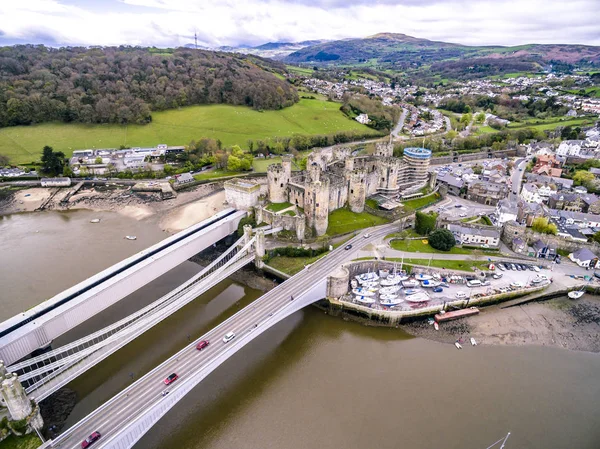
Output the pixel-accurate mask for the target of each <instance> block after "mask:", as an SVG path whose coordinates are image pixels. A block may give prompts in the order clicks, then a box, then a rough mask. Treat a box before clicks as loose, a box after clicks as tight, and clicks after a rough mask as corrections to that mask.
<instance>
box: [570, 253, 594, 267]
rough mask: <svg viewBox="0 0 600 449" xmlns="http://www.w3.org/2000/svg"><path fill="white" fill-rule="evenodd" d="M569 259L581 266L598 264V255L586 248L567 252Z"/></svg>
mask: <svg viewBox="0 0 600 449" xmlns="http://www.w3.org/2000/svg"><path fill="white" fill-rule="evenodd" d="M569 259H571V260H572V261H573V262H575V263H576V264H577V265H579V266H580V267H583V268H588V267H591V268H596V267H597V266H598V257H597V256H596V255H595V254H594V253H593V252H591V251H590V250H589V249H587V248H581V249H578V250H577V251H575V252H573V253H571V254H569Z"/></svg>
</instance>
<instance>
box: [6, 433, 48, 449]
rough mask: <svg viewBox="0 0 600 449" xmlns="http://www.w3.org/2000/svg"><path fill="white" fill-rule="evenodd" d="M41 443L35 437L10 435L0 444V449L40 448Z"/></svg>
mask: <svg viewBox="0 0 600 449" xmlns="http://www.w3.org/2000/svg"><path fill="white" fill-rule="evenodd" d="M41 444H42V442H41V441H40V439H39V438H38V437H37V436H36V435H32V434H29V435H23V436H22V437H16V436H14V435H10V436H9V437H8V438H6V439H5V440H3V441H2V442H0V449H34V448H36V447H40V446H41Z"/></svg>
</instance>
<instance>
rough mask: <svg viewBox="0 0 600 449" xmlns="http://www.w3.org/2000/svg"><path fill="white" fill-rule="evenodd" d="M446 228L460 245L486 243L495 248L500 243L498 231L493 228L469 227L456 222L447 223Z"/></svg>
mask: <svg viewBox="0 0 600 449" xmlns="http://www.w3.org/2000/svg"><path fill="white" fill-rule="evenodd" d="M447 227H448V230H449V231H450V232H452V234H453V235H454V238H455V239H456V241H457V242H458V243H459V244H462V245H488V246H489V247H491V248H497V247H498V246H499V244H500V231H498V230H497V229H493V228H471V227H469V226H463V225H458V224H449V225H448V226H447Z"/></svg>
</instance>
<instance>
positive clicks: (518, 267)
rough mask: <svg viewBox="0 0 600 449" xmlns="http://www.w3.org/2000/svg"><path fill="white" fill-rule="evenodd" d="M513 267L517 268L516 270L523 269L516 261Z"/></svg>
mask: <svg viewBox="0 0 600 449" xmlns="http://www.w3.org/2000/svg"><path fill="white" fill-rule="evenodd" d="M515 268H516V269H517V271H523V269H522V268H521V265H519V264H518V263H516V264H515Z"/></svg>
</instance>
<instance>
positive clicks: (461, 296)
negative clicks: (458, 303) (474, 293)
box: [454, 292, 467, 299]
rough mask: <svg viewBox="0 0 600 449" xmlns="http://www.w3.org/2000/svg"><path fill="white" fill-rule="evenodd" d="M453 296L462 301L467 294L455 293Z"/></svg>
mask: <svg viewBox="0 0 600 449" xmlns="http://www.w3.org/2000/svg"><path fill="white" fill-rule="evenodd" d="M454 296H456V299H464V298H466V297H467V294H466V293H465V292H456V294H455V295H454Z"/></svg>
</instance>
